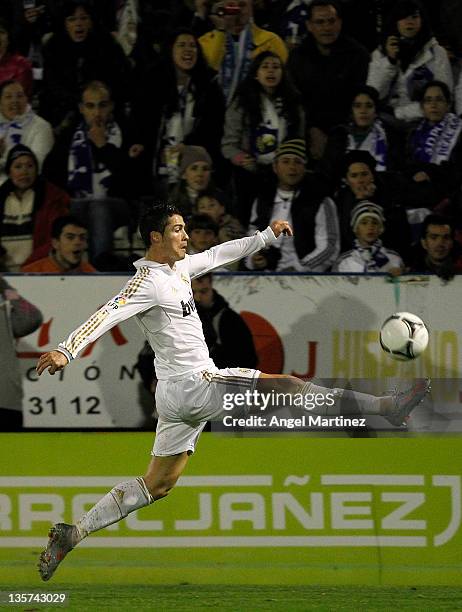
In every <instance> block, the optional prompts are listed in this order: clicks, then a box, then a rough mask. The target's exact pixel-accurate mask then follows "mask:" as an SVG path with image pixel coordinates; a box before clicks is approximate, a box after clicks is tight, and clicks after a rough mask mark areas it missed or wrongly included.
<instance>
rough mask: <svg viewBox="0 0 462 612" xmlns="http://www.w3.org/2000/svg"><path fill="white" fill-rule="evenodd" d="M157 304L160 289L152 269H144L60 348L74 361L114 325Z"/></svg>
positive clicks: (60, 345) (59, 349)
mask: <svg viewBox="0 0 462 612" xmlns="http://www.w3.org/2000/svg"><path fill="white" fill-rule="evenodd" d="M157 303H158V298H157V291H156V287H155V284H154V282H153V280H152V278H150V277H149V268H147V267H146V268H140V270H138V272H137V273H136V274H135V276H133V278H131V279H130V280H129V281H128V283H127V284H126V285H125V287H123V289H122V290H121V291H120V293H118V294H117V295H115V296H114V297H113V298H111V299H110V300H109V301H108V302H107V303H106V304H105V305H104V306H102V307H101V308H100V309H99V310H97V311H96V312H95V313H94V314H92V315H91V317H90V318H89V319H88V320H87V321H85V323H82V325H80V327H78V328H77V329H76V330H74V331H73V332H72V333H71V334H70V335H69V337H68V338H67V339H66V340H65V341H64V342H60V343H59V345H58V348H57V349H56V350H58V351H60V352H61V353H63V354H64V355H65V356H66V357H67V359H68V360H69V361H71V360H72V359H75V358H76V357H77V356H78V355H79V353H81V352H82V351H83V350H84V349H85V348H86V347H87V346H88V345H89V344H91V343H92V342H94V341H95V340H97V339H98V338H99V337H100V336H102V335H103V334H104V333H105V332H107V331H109V330H110V329H111V328H112V327H114V326H115V325H117V324H118V323H121V322H122V321H125V320H126V319H129V318H130V317H133V316H134V315H136V314H139V313H140V312H143V311H145V310H148V309H149V308H152V307H153V306H156V305H157Z"/></svg>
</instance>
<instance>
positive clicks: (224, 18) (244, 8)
mask: <svg viewBox="0 0 462 612" xmlns="http://www.w3.org/2000/svg"><path fill="white" fill-rule="evenodd" d="M210 18H211V20H212V21H213V22H214V24H215V29H214V30H212V31H211V32H207V33H206V34H204V35H203V36H201V37H200V38H199V43H200V44H201V47H202V51H203V53H204V56H205V58H206V60H207V62H208V63H209V65H210V66H211V67H212V68H213V69H214V70H216V71H217V72H218V74H219V80H220V84H221V87H222V89H223V93H224V95H225V99H226V101H227V103H229V102H230V101H231V99H232V97H233V95H234V92H235V91H236V88H237V86H238V84H239V83H240V82H241V81H242V80H243V79H244V78H245V77H246V76H247V74H248V72H249V68H250V64H251V62H252V60H253V59H255V57H257V55H260V53H263V51H272V52H273V53H275V54H276V55H278V56H279V57H280V58H281V60H282V61H283V62H285V61H286V60H287V48H286V46H285V44H284V42H283V41H282V39H281V38H280V37H279V36H277V34H274V33H273V32H269V31H268V30H263V29H262V28H259V27H258V26H256V25H255V23H253V0H228V1H224V2H217V3H215V4H214V5H213V6H212V11H211V13H210Z"/></svg>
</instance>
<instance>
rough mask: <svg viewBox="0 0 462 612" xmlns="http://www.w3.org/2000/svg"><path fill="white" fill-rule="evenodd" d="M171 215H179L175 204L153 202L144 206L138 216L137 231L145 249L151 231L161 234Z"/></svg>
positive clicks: (147, 246)
mask: <svg viewBox="0 0 462 612" xmlns="http://www.w3.org/2000/svg"><path fill="white" fill-rule="evenodd" d="M173 215H180V216H181V212H180V211H179V210H178V208H177V207H176V206H175V204H172V203H170V202H155V203H153V204H146V205H145V206H144V209H143V212H142V213H141V216H140V222H139V231H140V236H141V239H142V241H143V243H144V246H145V247H146V248H147V249H149V247H150V246H151V232H159V233H160V234H163V233H164V232H165V228H166V227H167V225H168V220H169V219H170V217H172V216H173Z"/></svg>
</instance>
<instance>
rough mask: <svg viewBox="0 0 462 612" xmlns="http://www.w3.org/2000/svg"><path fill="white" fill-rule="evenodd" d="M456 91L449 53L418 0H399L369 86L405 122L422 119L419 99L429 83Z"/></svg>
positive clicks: (374, 61)
mask: <svg viewBox="0 0 462 612" xmlns="http://www.w3.org/2000/svg"><path fill="white" fill-rule="evenodd" d="M432 80H439V81H443V82H444V83H446V85H447V86H448V87H449V90H450V91H452V88H453V77H452V71H451V65H450V63H449V58H448V55H447V52H446V50H445V49H444V48H443V47H442V46H441V45H439V44H438V42H437V40H436V39H435V38H434V37H433V36H432V31H431V28H430V24H429V22H428V18H427V16H426V14H425V11H424V9H423V7H422V5H421V4H420V2H418V0H399V1H398V2H397V4H396V5H395V6H394V7H393V9H392V10H391V12H390V16H389V23H388V27H386V28H385V29H384V42H383V43H382V45H381V46H380V47H379V48H377V49H376V50H375V51H374V52H373V54H372V58H371V62H370V64H369V73H368V77H367V84H368V85H371V86H372V87H375V89H377V91H378V92H379V95H380V100H381V101H382V102H383V103H384V104H386V105H387V107H388V109H389V112H390V113H391V114H392V116H393V117H394V118H395V119H397V120H400V121H402V122H410V121H413V120H415V119H420V118H421V117H422V109H421V107H420V104H419V102H418V96H419V94H420V92H421V91H422V88H423V86H424V85H425V83H427V82H428V81H432Z"/></svg>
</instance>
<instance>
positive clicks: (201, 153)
mask: <svg viewBox="0 0 462 612" xmlns="http://www.w3.org/2000/svg"><path fill="white" fill-rule="evenodd" d="M196 162H207V163H208V164H209V166H210V168H212V158H211V157H210V155H209V154H208V152H207V150H206V149H204V147H196V146H193V145H188V146H186V147H185V148H184V149H183V154H182V156H181V161H180V176H182V175H183V173H184V171H185V170H186V169H187V168H189V166H190V165H191V164H195V163H196Z"/></svg>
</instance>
